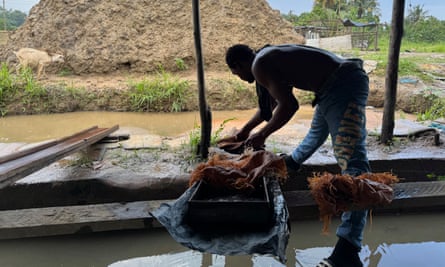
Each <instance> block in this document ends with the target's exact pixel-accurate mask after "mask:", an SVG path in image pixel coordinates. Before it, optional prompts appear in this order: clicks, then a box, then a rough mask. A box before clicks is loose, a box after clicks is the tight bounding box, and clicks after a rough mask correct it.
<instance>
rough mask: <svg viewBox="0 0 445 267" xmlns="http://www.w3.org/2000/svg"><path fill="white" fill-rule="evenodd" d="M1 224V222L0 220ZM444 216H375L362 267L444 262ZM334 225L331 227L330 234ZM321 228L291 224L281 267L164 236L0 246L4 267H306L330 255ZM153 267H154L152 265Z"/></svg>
mask: <svg viewBox="0 0 445 267" xmlns="http://www.w3.org/2000/svg"><path fill="white" fill-rule="evenodd" d="M0 220H1V218H0ZM444 222H445V214H440V213H436V214H418V215H400V216H375V217H374V218H373V221H372V223H369V225H368V226H367V228H366V230H365V233H364V234H365V239H364V243H365V244H364V247H363V249H362V251H361V254H360V256H361V258H362V259H363V261H364V263H365V265H364V266H366V267H399V266H403V267H433V266H434V267H435V266H443V262H445V254H444V253H443V252H444V251H445V223H444ZM337 224H338V221H334V222H333V225H331V229H332V230H334V229H335V227H336V225H337ZM321 226H322V224H321V222H319V221H316V220H309V221H295V222H293V223H292V233H291V237H290V239H289V244H288V247H287V251H286V252H287V259H288V262H287V263H286V265H283V264H281V263H280V262H279V261H278V260H277V259H275V258H272V257H267V256H260V255H247V256H219V255H212V254H208V253H200V252H196V251H191V250H189V249H187V248H185V247H183V246H181V245H179V244H178V243H177V242H175V241H174V240H173V239H172V238H171V237H170V235H169V234H168V233H167V231H165V230H163V229H152V230H142V231H120V232H104V233H95V234H88V235H72V236H57V237H45V238H28V239H18V240H2V241H0V266H2V267H3V266H5V267H23V266H33V267H53V266H54V267H56V266H64V267H83V266H110V267H139V266H144V267H145V266H172V267H178V266H179V267H181V266H192V267H194V266H196V267H239V266H243V267H250V266H252V267H264V266H267V267H269V266H270V267H284V266H287V267H293V266H295V267H301V266H304V267H311V266H314V264H315V263H318V261H319V260H320V259H322V258H324V257H326V256H327V255H329V253H330V251H331V250H332V245H333V244H334V243H335V240H336V237H335V235H334V234H331V235H329V236H324V235H321ZM155 264H158V265H155Z"/></svg>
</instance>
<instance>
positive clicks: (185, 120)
mask: <svg viewBox="0 0 445 267" xmlns="http://www.w3.org/2000/svg"><path fill="white" fill-rule="evenodd" d="M254 112H255V110H235V111H213V112H212V129H213V130H217V129H218V128H219V127H220V125H221V123H223V121H224V120H229V122H227V123H226V124H225V126H224V129H231V128H233V127H237V128H240V127H241V126H242V125H243V124H244V123H245V122H246V121H247V120H248V119H249V118H250V117H251V116H252V115H253V114H254ZM312 115H313V108H312V107H311V106H301V107H300V110H298V112H297V113H296V114H295V115H294V117H293V118H292V120H291V121H290V122H289V123H288V124H287V125H286V126H285V127H284V129H283V130H284V131H285V130H286V128H287V129H291V130H292V131H293V132H294V133H295V132H299V131H298V130H299V129H300V128H304V129H307V128H308V127H309V126H310V120H311V118H312ZM367 116H368V129H375V128H376V127H378V126H380V121H381V118H382V111H381V109H369V110H367ZM406 116H409V117H414V116H413V115H406ZM397 117H398V115H397V116H396V118H397ZM200 124H201V119H200V115H199V112H181V113H132V112H73V113H63V114H43V115H32V116H7V117H3V118H0V143H13V142H25V143H31V142H39V141H43V140H49V139H55V138H61V137H64V136H68V135H71V134H73V133H75V132H78V131H81V130H84V129H87V128H89V127H92V126H95V125H97V126H98V127H112V126H114V125H119V127H120V129H122V130H125V131H129V132H131V133H137V134H144V133H148V134H156V135H160V136H177V135H180V134H183V133H186V132H188V131H190V130H192V129H194V128H195V127H196V126H197V125H200ZM295 125H299V126H298V127H297V128H295ZM304 134H305V132H302V133H301V137H302V136H304Z"/></svg>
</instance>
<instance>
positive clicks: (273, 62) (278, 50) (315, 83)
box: [252, 44, 344, 92]
mask: <svg viewBox="0 0 445 267" xmlns="http://www.w3.org/2000/svg"><path fill="white" fill-rule="evenodd" d="M277 62H279V64H277ZM342 62H344V60H343V59H342V58H340V57H338V56H336V55H335V54H333V53H330V52H328V51H325V50H320V49H317V48H314V47H308V46H304V45H291V44H289V45H277V46H266V47H264V48H263V49H261V50H260V51H259V52H257V54H256V57H255V60H254V61H253V64H252V70H253V72H254V73H261V75H255V78H256V81H257V82H259V83H260V84H266V83H271V82H274V83H281V84H284V85H286V86H290V87H296V88H298V89H302V90H308V91H313V92H317V91H318V90H319V89H320V87H321V86H322V85H323V83H324V81H325V80H326V79H327V78H328V77H329V76H330V75H331V74H332V73H333V72H334V70H335V69H337V68H338V66H339V65H340V64H341V63H342Z"/></svg>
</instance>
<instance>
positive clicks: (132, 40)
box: [0, 0, 304, 74]
mask: <svg viewBox="0 0 445 267" xmlns="http://www.w3.org/2000/svg"><path fill="white" fill-rule="evenodd" d="M200 2H201V4H200V21H201V23H200V24H201V35H202V49H203V55H204V62H205V66H206V67H207V68H210V69H218V68H221V67H224V53H225V51H226V49H227V48H228V47H229V46H231V45H233V44H234V43H247V44H249V45H252V46H253V47H261V46H263V45H265V44H267V43H300V44H301V43H304V38H303V37H302V36H300V35H299V34H297V33H296V32H295V31H294V29H293V27H292V25H291V24H290V23H289V22H288V21H286V20H284V19H283V18H282V17H281V16H280V13H279V11H277V10H273V9H272V8H271V7H270V6H269V5H268V3H267V2H266V0H237V1H232V0H208V1H200ZM194 43H195V42H194V27H193V11H192V1H189V0H179V1H175V2H174V3H172V2H171V1H163V0H149V1H148V0H144V1H133V0H89V1H85V0H69V1H52V0H40V2H39V3H38V4H37V5H35V6H34V7H33V8H32V9H31V11H30V14H29V16H28V18H27V20H26V21H25V23H24V24H23V25H22V26H21V27H20V28H19V29H17V30H16V31H15V32H14V33H12V34H11V35H10V37H9V40H8V42H7V43H6V45H5V46H4V48H3V49H2V51H1V52H0V60H1V61H8V62H11V61H15V56H14V54H13V53H12V51H16V50H18V49H19V48H22V47H32V48H37V49H40V50H46V51H49V52H52V53H56V52H58V53H63V54H64V55H65V56H66V62H65V64H64V66H58V67H59V68H61V67H63V68H65V69H68V70H69V71H70V72H71V73H73V74H88V73H111V72H114V71H130V72H140V73H145V72H152V71H155V70H158V69H159V67H160V66H162V68H163V69H165V70H169V71H174V70H177V61H178V60H180V61H181V62H183V63H184V64H186V65H188V66H190V67H193V66H194V65H195V62H196V59H195V58H196V57H195V54H196V53H195V44H194Z"/></svg>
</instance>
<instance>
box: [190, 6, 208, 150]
mask: <svg viewBox="0 0 445 267" xmlns="http://www.w3.org/2000/svg"><path fill="white" fill-rule="evenodd" d="M192 8H193V29H194V37H195V49H196V61H197V64H196V65H197V71H198V89H199V112H200V115H201V142H200V144H199V147H198V153H200V154H201V157H202V158H203V159H206V158H207V156H208V154H209V146H210V134H211V132H212V113H211V111H210V108H209V107H208V106H207V102H206V96H205V86H204V63H203V62H204V61H203V58H202V45H201V23H200V15H199V0H193V2H192Z"/></svg>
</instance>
